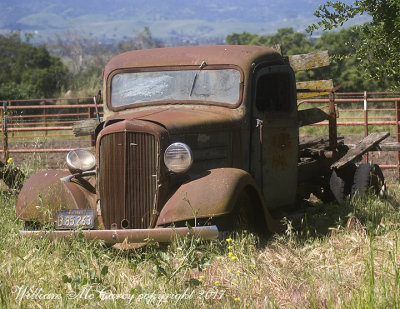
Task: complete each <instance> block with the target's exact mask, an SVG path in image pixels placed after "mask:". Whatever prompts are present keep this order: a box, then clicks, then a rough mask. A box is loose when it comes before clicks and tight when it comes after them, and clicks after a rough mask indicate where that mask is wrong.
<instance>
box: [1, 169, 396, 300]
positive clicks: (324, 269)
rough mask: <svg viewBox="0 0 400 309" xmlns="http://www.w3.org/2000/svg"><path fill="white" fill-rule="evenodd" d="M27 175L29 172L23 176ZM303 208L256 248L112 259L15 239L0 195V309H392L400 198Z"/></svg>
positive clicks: (8, 203)
mask: <svg viewBox="0 0 400 309" xmlns="http://www.w3.org/2000/svg"><path fill="white" fill-rule="evenodd" d="M26 172H28V173H31V172H32V170H26ZM398 192H399V188H398V187H391V191H390V196H391V197H390V199H387V200H379V199H376V198H370V199H367V200H364V201H361V200H360V201H355V202H353V203H345V204H343V205H334V204H325V205H324V204H319V203H316V204H313V205H312V206H310V207H308V208H307V209H306V213H307V215H306V216H305V218H304V219H303V221H302V224H301V226H300V227H298V228H296V229H295V228H293V226H292V225H291V223H290V222H286V226H287V229H286V232H284V233H282V234H277V235H271V236H270V237H269V238H266V239H264V238H263V239H259V238H258V237H257V236H255V235H253V234H250V233H247V232H243V233H242V234H234V235H232V236H231V237H230V238H228V239H223V240H218V241H207V242H206V241H200V240H198V239H192V238H184V239H177V240H176V241H175V242H174V243H172V244H170V245H168V246H159V245H158V244H155V243H151V242H149V244H148V245H147V246H146V247H144V248H141V249H136V250H131V251H120V250H116V249H113V248H109V247H106V246H104V245H103V244H102V243H101V242H97V241H95V242H86V241H84V240H83V239H80V238H78V239H76V240H73V241H68V242H64V241H55V242H50V241H49V240H47V239H40V240H32V239H25V238H23V237H21V236H19V234H18V231H19V230H20V229H23V223H22V222H21V221H20V220H19V219H18V218H16V215H15V204H16V194H15V193H14V192H11V191H9V190H7V189H6V188H5V187H4V186H3V187H1V191H0V209H1V216H0V233H1V236H2V237H1V238H0V307H2V308H125V307H131V308H204V307H215V308H280V307H283V308H398V307H399V306H400V300H399V299H400V298H399V295H400V267H399V260H400V252H399V244H400V243H399V238H400V228H399V226H400V225H399V222H400V210H399V208H398V207H399V202H400V194H399V193H398Z"/></svg>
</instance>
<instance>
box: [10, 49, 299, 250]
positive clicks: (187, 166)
mask: <svg viewBox="0 0 400 309" xmlns="http://www.w3.org/2000/svg"><path fill="white" fill-rule="evenodd" d="M103 94H104V99H103V108H104V118H103V121H102V122H101V123H99V124H98V125H97V127H96V129H95V140H96V146H95V151H94V153H90V151H88V150H75V151H72V152H71V153H70V154H68V156H67V165H68V169H69V170H68V171H65V170H48V171H42V172H39V173H37V174H35V175H33V176H32V177H31V178H30V179H29V180H28V181H27V182H26V183H25V184H24V186H23V188H22V190H21V192H20V195H19V198H18V204H17V215H18V217H19V218H20V219H22V220H24V221H26V222H28V223H29V222H47V223H50V224H54V227H55V230H53V231H51V232H47V231H45V232H43V231H34V230H32V229H30V230H29V229H28V231H26V232H25V233H26V234H27V235H43V233H45V234H46V235H49V237H51V238H58V237H62V238H63V237H70V236H71V235H73V234H74V233H75V232H74V231H76V228H79V229H83V235H84V236H85V237H86V238H89V239H93V238H95V239H103V240H105V241H106V242H121V241H124V240H127V241H128V242H140V241H143V240H144V239H145V238H153V239H155V240H158V241H164V240H169V239H170V238H168V237H172V236H173V235H175V234H176V233H180V234H182V235H185V234H187V233H192V232H193V229H192V228H191V227H190V226H194V227H195V229H196V231H195V232H196V233H200V234H201V233H202V234H201V235H200V236H202V237H204V238H206V239H209V238H214V237H216V234H217V232H218V229H219V230H226V229H230V227H232V226H233V225H235V224H236V223H238V224H239V226H240V225H241V224H243V223H244V224H247V226H250V227H255V228H256V229H257V231H260V232H274V231H277V230H279V229H280V225H279V224H278V223H277V222H278V221H277V220H275V219H274V218H273V216H272V215H271V214H276V213H282V212H284V211H286V210H288V209H293V207H294V206H295V204H296V196H297V187H298V162H299V148H298V146H299V140H298V128H299V119H298V111H297V104H296V82H295V78H294V73H293V70H292V68H291V67H290V65H289V64H288V63H287V61H285V60H284V59H283V57H282V56H281V55H280V54H279V53H278V52H276V51H275V50H273V49H270V48H267V47H261V46H227V45H223V46H195V47H193V46H191V47H172V48H158V49H151V50H136V51H130V52H126V53H123V54H121V55H118V56H116V57H114V58H113V59H111V61H110V62H109V63H108V64H107V65H106V67H105V69H104V90H103ZM38 206H39V207H38ZM89 221H90V222H89ZM87 222H89V223H91V224H86V223H87ZM28 226H29V225H28ZM188 226H189V227H188Z"/></svg>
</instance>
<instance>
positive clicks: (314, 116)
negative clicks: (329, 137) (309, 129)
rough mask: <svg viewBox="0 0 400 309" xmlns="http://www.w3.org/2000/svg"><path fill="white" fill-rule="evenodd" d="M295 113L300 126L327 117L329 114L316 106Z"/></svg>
mask: <svg viewBox="0 0 400 309" xmlns="http://www.w3.org/2000/svg"><path fill="white" fill-rule="evenodd" d="M297 113H298V118H299V126H300V127H303V126H308V125H310V124H313V123H318V122H321V121H324V120H328V119H329V115H328V114H327V113H325V112H324V111H323V110H321V109H319V108H316V107H313V108H308V109H303V110H299V111H298V112H297Z"/></svg>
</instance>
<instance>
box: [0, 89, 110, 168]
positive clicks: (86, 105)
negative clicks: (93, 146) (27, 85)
mask: <svg viewBox="0 0 400 309" xmlns="http://www.w3.org/2000/svg"><path fill="white" fill-rule="evenodd" d="M2 103H3V104H2V107H1V108H0V118H1V120H2V121H1V123H2V125H1V141H2V147H1V148H2V149H1V150H0V152H2V154H3V160H4V161H7V160H8V157H9V154H10V153H35V152H41V153H46V152H48V153H51V152H68V151H70V150H71V149H72V148H68V147H63V148H18V149H15V148H11V147H9V145H10V142H15V141H19V140H25V141H26V140H34V139H40V138H46V139H48V140H49V139H66V138H69V137H71V138H73V137H74V134H73V132H72V125H73V124H74V122H76V121H79V120H84V119H91V118H96V105H95V104H94V102H93V98H91V97H84V98H50V99H35V100H7V101H3V102H2ZM98 110H99V113H100V115H102V114H103V111H102V106H101V105H98ZM90 142H91V139H89V138H88V144H89V143H90Z"/></svg>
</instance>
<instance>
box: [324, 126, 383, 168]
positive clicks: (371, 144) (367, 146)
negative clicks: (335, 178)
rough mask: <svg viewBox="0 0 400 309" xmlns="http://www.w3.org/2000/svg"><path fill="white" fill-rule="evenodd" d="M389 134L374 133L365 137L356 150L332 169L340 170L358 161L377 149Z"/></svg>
mask: <svg viewBox="0 0 400 309" xmlns="http://www.w3.org/2000/svg"><path fill="white" fill-rule="evenodd" d="M389 135H390V134H389V132H374V133H371V134H370V135H368V136H366V137H364V138H363V139H362V140H361V141H360V142H359V143H358V144H357V145H356V147H355V148H353V149H350V150H349V151H348V152H347V153H346V154H345V155H344V156H343V157H342V158H341V159H340V160H338V161H336V162H335V163H333V164H332V165H331V168H335V169H339V168H341V167H343V166H345V165H347V164H348V163H350V162H353V161H356V160H357V159H358V158H359V157H360V156H362V155H363V154H364V153H366V152H368V151H370V150H371V149H372V148H375V147H376V146H377V145H378V144H379V143H380V142H381V141H383V140H384V139H385V138H387V137H388V136H389Z"/></svg>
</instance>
